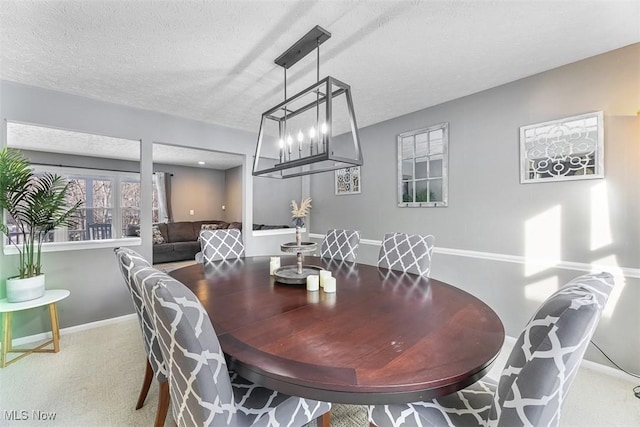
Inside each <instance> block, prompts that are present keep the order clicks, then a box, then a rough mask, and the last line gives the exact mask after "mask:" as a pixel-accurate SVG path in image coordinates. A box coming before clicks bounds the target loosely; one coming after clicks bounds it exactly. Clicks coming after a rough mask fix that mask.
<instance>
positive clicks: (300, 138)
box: [298, 130, 304, 142]
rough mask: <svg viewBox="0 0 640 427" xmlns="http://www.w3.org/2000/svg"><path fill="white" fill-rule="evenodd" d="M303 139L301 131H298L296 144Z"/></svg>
mask: <svg viewBox="0 0 640 427" xmlns="http://www.w3.org/2000/svg"><path fill="white" fill-rule="evenodd" d="M303 139H304V135H303V134H302V131H301V130H299V131H298V142H302V140H303Z"/></svg>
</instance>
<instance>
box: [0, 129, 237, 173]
mask: <svg viewBox="0 0 640 427" xmlns="http://www.w3.org/2000/svg"><path fill="white" fill-rule="evenodd" d="M7 145H9V146H10V147H14V148H20V149H22V150H32V151H44V152H48V153H58V154H71V155H86V156H92V157H104V158H108V159H118V160H130V161H136V162H137V161H139V160H140V141H135V140H131V139H123V138H114V137H110V136H105V135H94V134H90V133H84V132H76V131H70V130H65V129H54V128H49V127H44V126H34V125H30V124H25V123H15V122H8V123H7ZM242 159H243V157H242V156H239V155H235V154H229V153H221V152H218V151H210V150H199V149H196V148H186V147H180V146H175V145H168V144H153V161H154V162H155V163H162V164H169V165H179V166H187V167H194V168H206V169H220V170H226V169H229V168H232V167H236V166H240V165H241V164H242Z"/></svg>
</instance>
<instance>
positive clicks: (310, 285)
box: [307, 274, 320, 291]
mask: <svg viewBox="0 0 640 427" xmlns="http://www.w3.org/2000/svg"><path fill="white" fill-rule="evenodd" d="M318 289H320V277H318V275H317V274H311V275H309V276H307V290H308V291H317V290H318Z"/></svg>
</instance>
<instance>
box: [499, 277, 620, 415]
mask: <svg viewBox="0 0 640 427" xmlns="http://www.w3.org/2000/svg"><path fill="white" fill-rule="evenodd" d="M613 286H614V280H613V276H611V274H609V273H598V274H587V275H584V276H580V277H577V278H575V279H574V280H572V281H570V282H569V283H567V284H566V285H565V286H563V287H562V288H561V289H559V290H558V291H557V292H555V293H554V294H553V295H551V296H550V297H549V298H548V299H547V300H546V301H545V302H544V303H543V304H542V306H541V307H540V308H539V309H538V311H537V312H536V313H535V314H534V315H533V318H532V319H531V320H530V321H529V323H528V324H527V326H526V327H525V329H524V331H523V332H522V334H520V337H519V338H518V341H517V342H516V344H515V346H514V348H513V351H512V352H511V354H510V356H509V359H508V360H507V363H506V365H505V368H504V370H503V371H502V376H501V377H500V381H499V383H498V389H497V391H496V394H495V396H494V401H493V406H492V407H491V411H490V414H489V421H490V425H498V426H531V425H534V426H543V425H544V426H557V425H559V421H560V409H561V407H562V404H563V402H564V400H565V397H566V395H567V392H568V390H569V387H570V386H571V383H572V382H573V379H574V377H575V375H576V372H577V371H578V368H579V367H580V362H581V361H582V358H583V356H584V353H585V351H586V349H587V346H588V345H589V341H590V340H591V337H592V336H593V333H594V331H595V329H596V326H597V325H598V321H599V320H600V316H601V313H602V310H603V308H604V305H605V303H606V301H607V298H608V296H609V294H610V292H611V290H612V289H613Z"/></svg>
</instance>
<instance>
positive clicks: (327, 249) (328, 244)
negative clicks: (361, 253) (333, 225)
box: [320, 229, 360, 262]
mask: <svg viewBox="0 0 640 427" xmlns="http://www.w3.org/2000/svg"><path fill="white" fill-rule="evenodd" d="M358 245H360V232H359V231H355V230H336V229H331V230H329V231H327V235H326V236H324V240H323V241H322V246H321V247H320V256H321V257H322V258H330V259H335V260H342V261H348V262H355V261H356V258H357V256H358Z"/></svg>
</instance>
